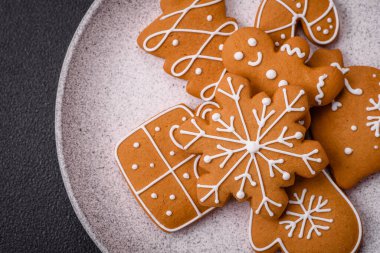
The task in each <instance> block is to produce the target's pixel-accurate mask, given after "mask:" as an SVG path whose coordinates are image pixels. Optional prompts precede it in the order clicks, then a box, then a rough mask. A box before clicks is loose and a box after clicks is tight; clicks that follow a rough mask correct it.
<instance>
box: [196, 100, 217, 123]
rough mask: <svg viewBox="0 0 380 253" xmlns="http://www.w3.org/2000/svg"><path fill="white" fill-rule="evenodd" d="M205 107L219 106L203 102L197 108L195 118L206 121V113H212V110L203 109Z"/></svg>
mask: <svg viewBox="0 0 380 253" xmlns="http://www.w3.org/2000/svg"><path fill="white" fill-rule="evenodd" d="M206 106H213V107H214V108H220V106H219V105H218V104H217V103H215V102H209V101H208V102H207V101H206V102H203V103H202V104H201V105H200V106H198V109H197V112H196V114H195V115H196V116H197V117H201V118H202V119H206V115H207V113H209V112H211V111H212V108H207V109H204V108H205V107H206Z"/></svg>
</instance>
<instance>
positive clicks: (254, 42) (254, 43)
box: [248, 38, 257, 47]
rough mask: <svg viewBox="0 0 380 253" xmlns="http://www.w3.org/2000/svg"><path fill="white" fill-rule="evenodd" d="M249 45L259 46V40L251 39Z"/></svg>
mask: <svg viewBox="0 0 380 253" xmlns="http://www.w3.org/2000/svg"><path fill="white" fill-rule="evenodd" d="M248 45H249V46H251V47H255V46H257V40H256V39H255V38H249V39H248Z"/></svg>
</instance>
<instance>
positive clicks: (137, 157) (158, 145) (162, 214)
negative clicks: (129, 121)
mask: <svg viewBox="0 0 380 253" xmlns="http://www.w3.org/2000/svg"><path fill="white" fill-rule="evenodd" d="M199 113H200V114H202V113H203V112H202V108H201V109H200V110H199ZM193 116H194V115H193V113H192V111H190V110H189V109H188V108H187V107H185V106H183V105H179V106H176V107H174V108H171V109H169V110H167V111H165V112H163V113H161V114H159V115H157V116H155V117H153V118H152V119H150V120H149V121H147V122H145V123H144V124H143V125H141V126H140V127H138V128H137V129H136V130H134V131H133V132H131V133H130V134H129V135H128V136H127V137H126V138H124V139H123V140H122V141H121V142H120V143H119V144H118V145H117V148H116V159H117V161H118V164H119V167H120V170H121V172H122V173H123V175H124V177H125V179H126V181H127V183H128V185H129V187H130V189H131V191H132V193H133V194H134V196H135V197H136V199H137V200H138V202H139V204H140V205H141V206H142V207H143V209H144V211H145V212H146V213H147V214H148V215H149V217H150V218H151V219H152V220H153V221H154V222H155V223H156V224H157V225H158V226H159V227H160V228H161V229H162V230H164V231H166V232H174V231H177V230H179V229H181V228H183V227H185V226H187V225H189V224H191V223H192V222H194V221H196V220H198V219H199V218H201V217H202V216H203V215H205V214H206V213H207V212H209V211H211V209H212V208H208V207H204V206H202V205H200V204H199V202H198V200H197V189H196V182H197V177H198V174H197V170H194V168H195V166H196V165H197V163H196V162H197V160H196V159H197V158H196V156H195V155H189V154H187V153H185V152H184V151H183V150H181V149H178V148H177V147H176V146H175V145H174V144H173V143H172V142H171V141H170V139H169V134H170V128H171V126H172V125H173V124H179V123H180V122H184V121H186V120H187V119H189V118H191V117H193Z"/></svg>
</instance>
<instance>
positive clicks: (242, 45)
mask: <svg viewBox="0 0 380 253" xmlns="http://www.w3.org/2000/svg"><path fill="white" fill-rule="evenodd" d="M309 51H310V48H309V45H308V44H307V42H306V41H305V40H304V39H302V38H300V37H295V38H290V39H289V40H287V41H286V43H285V44H284V45H282V46H281V48H280V50H279V51H275V48H274V43H273V41H272V39H271V38H270V37H269V35H267V34H266V33H265V32H263V31H261V30H259V29H257V28H240V29H239V30H238V31H237V32H235V33H234V34H233V35H232V36H230V37H229V38H228V39H227V40H226V43H225V44H224V50H223V63H224V65H225V66H226V68H227V70H228V72H230V73H233V74H237V75H240V76H243V77H246V78H248V79H249V80H250V82H251V86H252V87H253V88H254V89H253V91H254V92H260V91H264V92H266V93H267V94H268V95H270V96H271V95H273V93H274V92H275V91H276V90H277V88H278V87H284V86H287V85H291V86H300V87H301V88H303V89H304V90H305V91H306V93H307V95H308V98H309V104H310V106H322V105H326V104H329V103H331V102H332V100H333V99H334V98H335V97H336V96H337V95H338V93H339V92H340V91H341V89H342V88H343V85H344V82H343V75H342V73H341V72H340V71H339V70H338V69H336V68H334V67H332V66H329V65H328V66H319V67H309V66H307V65H306V64H305V61H306V59H307V58H308V56H309Z"/></svg>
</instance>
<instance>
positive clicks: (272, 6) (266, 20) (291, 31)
mask: <svg viewBox="0 0 380 253" xmlns="http://www.w3.org/2000/svg"><path fill="white" fill-rule="evenodd" d="M299 22H300V23H301V24H302V28H303V30H304V32H305V35H306V37H307V38H308V39H309V40H310V41H312V42H314V43H316V44H320V45H326V44H329V43H331V42H332V41H333V40H335V38H336V37H337V35H338V31H339V19H338V13H337V10H336V7H335V4H334V2H333V1H332V0H296V1H294V0H263V1H262V2H261V4H260V7H259V10H258V12H257V14H256V19H255V27H257V28H260V29H262V30H264V31H265V32H266V33H268V34H269V35H270V36H271V37H272V39H273V40H274V41H275V45H276V46H277V47H278V46H281V45H282V44H283V43H284V42H285V40H286V39H288V38H290V37H294V36H296V28H297V24H298V23H299Z"/></svg>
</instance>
